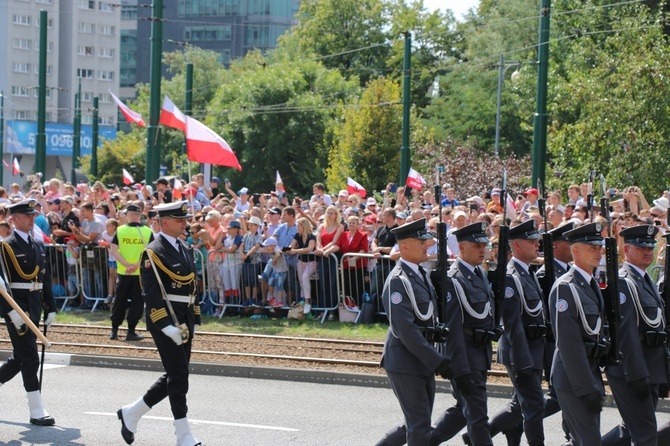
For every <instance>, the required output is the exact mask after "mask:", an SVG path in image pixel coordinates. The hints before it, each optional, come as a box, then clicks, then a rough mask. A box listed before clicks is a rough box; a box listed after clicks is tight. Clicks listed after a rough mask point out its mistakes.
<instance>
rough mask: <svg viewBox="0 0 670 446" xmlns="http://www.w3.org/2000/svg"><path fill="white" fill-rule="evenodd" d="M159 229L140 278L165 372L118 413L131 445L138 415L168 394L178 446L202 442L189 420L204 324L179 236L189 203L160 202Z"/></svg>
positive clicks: (188, 254)
mask: <svg viewBox="0 0 670 446" xmlns="http://www.w3.org/2000/svg"><path fill="white" fill-rule="evenodd" d="M154 209H156V210H157V211H158V217H159V219H160V227H161V232H160V234H159V235H157V236H156V239H155V240H154V241H153V242H151V243H150V244H149V245H148V246H147V249H146V251H145V252H144V254H143V256H142V263H141V266H140V268H141V272H140V278H141V283H142V290H143V295H144V301H145V305H146V316H147V329H148V330H149V332H150V333H151V336H152V337H153V339H154V342H155V343H156V348H157V349H158V353H159V354H160V357H161V361H162V363H163V367H164V368H165V374H164V375H163V376H161V377H160V378H159V379H158V381H156V382H155V383H154V385H153V386H151V388H150V389H149V390H148V391H147V393H145V394H144V396H143V397H142V398H140V399H138V400H137V401H135V402H134V403H132V404H129V405H126V406H123V407H122V408H121V409H119V410H118V411H117V415H118V417H119V419H120V420H121V435H122V436H123V439H124V440H125V441H126V443H128V444H131V443H132V442H133V441H134V439H135V433H136V432H137V423H138V421H139V420H140V418H141V417H142V416H143V415H144V414H145V413H147V412H148V411H149V409H151V408H152V407H153V406H154V405H156V404H157V403H159V402H160V401H162V400H163V399H164V398H165V397H169V399H170V407H171V409H172V415H173V417H174V420H175V421H174V425H175V432H176V435H177V445H178V446H194V445H196V444H198V445H199V444H200V443H199V442H198V441H197V440H196V439H195V438H194V437H193V434H192V433H191V430H190V426H189V423H188V419H187V418H186V414H187V410H188V409H187V406H186V393H187V391H188V373H189V370H188V368H189V362H190V359H191V342H192V340H193V334H194V333H195V329H196V328H197V326H198V325H199V324H200V307H199V306H198V305H197V299H196V296H195V294H196V269H195V262H194V260H193V251H192V249H191V248H190V247H189V246H188V245H187V244H186V243H184V242H183V241H181V240H179V235H180V234H183V233H184V229H185V228H186V218H188V217H190V216H191V215H190V214H188V212H187V209H188V202H186V201H179V202H175V203H171V204H161V205H158V206H156V207H155V208H154Z"/></svg>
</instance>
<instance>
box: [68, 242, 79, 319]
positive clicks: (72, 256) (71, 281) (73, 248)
mask: <svg viewBox="0 0 670 446" xmlns="http://www.w3.org/2000/svg"><path fill="white" fill-rule="evenodd" d="M66 243H67V250H66V251H65V260H66V262H67V294H68V296H75V295H76V294H77V288H78V287H79V279H78V277H77V259H79V251H80V247H79V242H78V241H77V239H76V238H74V237H69V238H68V239H67V241H66ZM82 299H83V296H82ZM73 306H76V304H73Z"/></svg>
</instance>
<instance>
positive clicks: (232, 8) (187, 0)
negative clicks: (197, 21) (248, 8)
mask: <svg viewBox="0 0 670 446" xmlns="http://www.w3.org/2000/svg"><path fill="white" fill-rule="evenodd" d="M240 10H241V8H240V0H207V1H203V0H179V5H178V10H177V15H178V16H179V17H203V16H225V15H239V14H240Z"/></svg>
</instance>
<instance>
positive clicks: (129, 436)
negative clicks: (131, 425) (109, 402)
mask: <svg viewBox="0 0 670 446" xmlns="http://www.w3.org/2000/svg"><path fill="white" fill-rule="evenodd" d="M116 416H117V417H119V420H121V436H122V437H123V441H125V442H126V443H127V444H133V441H135V434H133V433H132V432H130V431H129V430H128V428H127V427H126V423H125V421H123V412H122V409H119V410H117V411H116Z"/></svg>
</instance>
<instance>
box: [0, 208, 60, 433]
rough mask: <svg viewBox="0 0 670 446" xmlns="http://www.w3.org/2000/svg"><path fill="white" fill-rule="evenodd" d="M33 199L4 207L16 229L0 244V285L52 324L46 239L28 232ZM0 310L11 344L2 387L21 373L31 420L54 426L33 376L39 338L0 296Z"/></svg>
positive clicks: (1, 375)
mask: <svg viewBox="0 0 670 446" xmlns="http://www.w3.org/2000/svg"><path fill="white" fill-rule="evenodd" d="M36 204H37V201H36V200H33V199H30V200H23V201H21V202H20V203H15V204H12V205H9V206H7V209H9V212H10V213H11V215H12V223H13V224H14V231H13V232H12V234H11V235H10V236H9V237H7V238H6V239H5V240H4V241H3V242H2V244H1V248H0V254H1V255H2V276H3V277H2V280H0V286H2V288H4V289H7V287H6V286H5V283H6V284H7V285H9V287H8V288H9V292H10V294H11V296H12V297H13V298H14V300H15V301H16V303H17V304H19V306H20V307H21V309H22V310H23V311H24V312H25V313H26V314H27V315H28V316H29V317H30V320H32V321H33V323H35V325H38V324H39V321H40V316H41V314H42V310H44V312H45V320H44V324H45V325H46V326H47V327H50V326H51V324H53V323H54V321H55V320H56V301H55V300H54V296H53V289H52V287H51V274H50V272H49V271H47V268H48V262H46V254H45V250H44V244H43V243H42V241H41V240H35V239H33V237H32V235H30V233H31V232H32V230H33V227H34V225H35V215H36V214H37V211H36V210H35V205H36ZM0 313H1V314H3V315H4V316H5V324H6V325H7V331H8V332H9V338H10V339H11V341H12V347H13V352H12V356H10V357H9V359H8V360H7V361H5V363H4V364H2V365H1V366H0V386H1V385H2V384H4V383H6V382H7V381H9V380H10V379H12V378H14V376H16V375H17V374H18V373H19V372H21V376H22V377H23V387H24V388H25V389H26V392H27V393H28V407H29V408H30V423H31V424H36V425H38V426H53V425H54V424H55V421H54V418H53V417H52V416H51V415H49V413H48V412H47V411H46V410H45V409H44V403H43V402H42V393H41V392H40V383H39V381H38V379H37V372H38V369H39V365H40V361H39V355H38V354H37V343H36V339H37V338H36V336H35V334H34V333H33V332H32V331H30V330H27V329H26V325H25V322H24V321H23V319H22V318H21V316H19V314H18V313H17V312H16V310H14V309H12V307H11V306H10V305H9V303H7V302H6V301H5V299H3V298H0Z"/></svg>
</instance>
